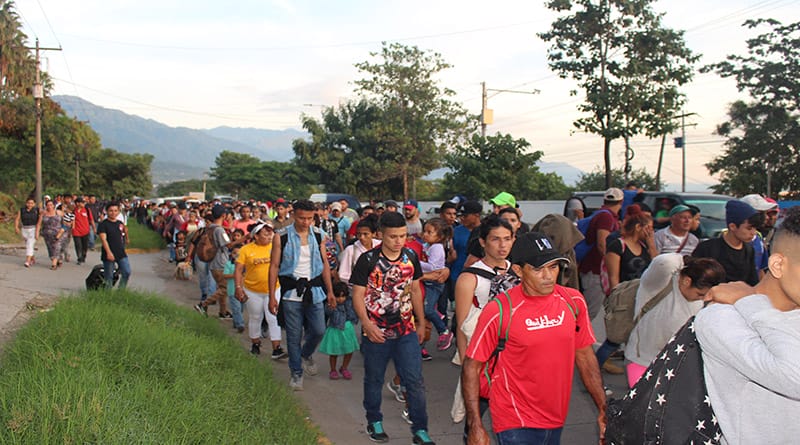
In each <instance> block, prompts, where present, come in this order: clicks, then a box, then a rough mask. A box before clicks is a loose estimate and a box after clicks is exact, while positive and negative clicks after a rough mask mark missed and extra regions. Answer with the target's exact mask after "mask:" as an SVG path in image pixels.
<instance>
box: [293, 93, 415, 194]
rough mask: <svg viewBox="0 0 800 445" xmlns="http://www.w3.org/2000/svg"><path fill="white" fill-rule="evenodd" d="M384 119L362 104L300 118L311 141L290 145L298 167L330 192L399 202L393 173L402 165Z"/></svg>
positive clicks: (374, 105) (371, 102)
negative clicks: (393, 199) (378, 197)
mask: <svg viewBox="0 0 800 445" xmlns="http://www.w3.org/2000/svg"><path fill="white" fill-rule="evenodd" d="M385 119H386V112H385V110H384V108H383V107H382V106H381V104H379V103H378V102H377V101H376V100H375V99H366V98H361V99H359V100H354V101H349V102H345V103H343V104H340V105H339V106H337V107H328V108H326V109H324V110H323V112H322V116H321V118H320V119H316V118H314V117H311V116H305V115H304V116H303V118H302V122H303V128H305V129H306V131H308V133H309V134H310V135H311V138H310V139H296V140H295V141H294V142H293V149H294V152H295V156H296V161H297V165H298V166H299V167H301V168H303V169H304V170H307V171H309V172H311V173H312V174H313V175H314V178H315V182H314V183H316V184H322V185H323V186H324V189H325V190H326V191H329V192H339V193H350V194H353V195H356V196H360V197H362V198H369V197H374V196H383V197H402V196H403V195H402V193H403V183H402V180H400V179H399V178H398V172H399V171H400V170H401V168H402V166H403V165H405V164H406V163H407V161H406V160H405V159H403V158H402V156H400V153H398V152H396V151H395V150H394V149H393V147H394V145H393V141H394V139H393V136H392V134H391V133H389V134H387V131H386V128H385V125H386V121H385Z"/></svg>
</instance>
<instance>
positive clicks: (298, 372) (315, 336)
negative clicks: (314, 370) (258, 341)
mask: <svg viewBox="0 0 800 445" xmlns="http://www.w3.org/2000/svg"><path fill="white" fill-rule="evenodd" d="M281 304H282V305H283V316H284V320H285V324H286V326H285V328H286V349H287V351H288V352H289V370H290V371H291V372H292V375H295V376H302V375H303V363H302V361H301V360H300V358H301V357H302V358H306V359H307V358H311V355H312V354H314V350H315V349H317V345H319V342H320V341H322V336H323V335H324V334H325V308H324V307H323V304H324V302H322V301H320V302H319V303H315V304H312V305H310V306H307V307H304V306H303V302H302V301H281ZM304 326H305V335H303V334H304V333H303V327H304ZM304 337H305V343H303V345H302V347H301V345H300V342H301V340H303V339H304Z"/></svg>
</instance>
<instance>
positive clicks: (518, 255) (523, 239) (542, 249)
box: [509, 232, 569, 267]
mask: <svg viewBox="0 0 800 445" xmlns="http://www.w3.org/2000/svg"><path fill="white" fill-rule="evenodd" d="M509 257H510V258H512V259H513V261H514V264H519V265H522V264H530V265H531V266H533V267H542V266H544V265H545V264H550V263H552V262H553V261H564V262H566V263H569V259H567V257H565V256H564V255H562V254H561V252H559V251H558V250H556V249H555V247H553V241H552V240H551V239H550V238H548V237H547V235H545V234H544V233H541V232H528V233H526V234H524V235H522V236H518V237H517V240H516V241H514V245H513V246H512V247H511V254H510V255H509Z"/></svg>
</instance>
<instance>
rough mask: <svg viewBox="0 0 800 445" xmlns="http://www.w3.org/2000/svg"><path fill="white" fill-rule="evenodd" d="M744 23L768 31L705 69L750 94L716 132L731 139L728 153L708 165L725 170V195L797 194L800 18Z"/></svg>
mask: <svg viewBox="0 0 800 445" xmlns="http://www.w3.org/2000/svg"><path fill="white" fill-rule="evenodd" d="M744 26H746V27H748V28H756V27H760V26H766V27H768V28H769V29H768V30H767V31H766V32H764V33H762V34H759V35H758V36H756V37H755V38H752V39H750V40H748V41H747V47H748V53H747V54H746V55H730V56H728V57H727V59H726V60H725V61H723V62H719V63H716V64H713V65H709V66H707V67H705V68H704V70H706V71H715V72H716V73H718V74H719V75H720V76H722V77H732V78H734V79H736V86H737V88H738V89H739V91H746V92H747V93H748V94H749V95H750V97H751V100H750V101H743V100H739V101H736V102H734V103H732V104H731V105H730V107H729V108H728V121H727V122H725V123H723V124H720V125H719V126H718V127H717V130H716V133H717V134H719V135H721V136H724V137H725V138H726V142H725V147H726V148H725V151H724V152H723V153H722V154H721V155H720V156H717V157H716V158H714V159H713V160H711V162H709V163H708V164H706V167H707V168H708V170H709V172H711V173H712V174H715V173H720V174H721V178H720V183H719V184H718V185H716V186H714V187H713V188H714V190H715V191H717V192H720V193H730V194H735V195H744V194H749V193H768V192H769V193H771V194H772V195H777V193H778V192H787V193H790V194H791V195H795V196H796V195H798V194H800V22H797V23H792V24H789V25H782V24H781V23H780V22H778V21H776V20H748V21H746V22H745V24H744ZM768 181H770V182H769V183H768Z"/></svg>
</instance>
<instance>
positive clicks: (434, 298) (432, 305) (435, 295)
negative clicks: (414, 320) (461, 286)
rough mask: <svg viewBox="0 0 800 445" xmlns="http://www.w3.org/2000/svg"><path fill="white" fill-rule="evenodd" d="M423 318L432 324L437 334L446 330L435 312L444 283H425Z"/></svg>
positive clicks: (445, 326)
mask: <svg viewBox="0 0 800 445" xmlns="http://www.w3.org/2000/svg"><path fill="white" fill-rule="evenodd" d="M424 284H425V318H427V319H428V320H430V322H431V323H433V327H434V328H436V332H438V333H439V334H441V333H443V332H444V331H446V330H447V325H446V324H444V321H442V317H441V316H440V315H439V313H438V312H437V311H436V306H437V305H438V304H439V296H441V295H442V292H443V291H444V283H434V282H432V281H425V282H424Z"/></svg>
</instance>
